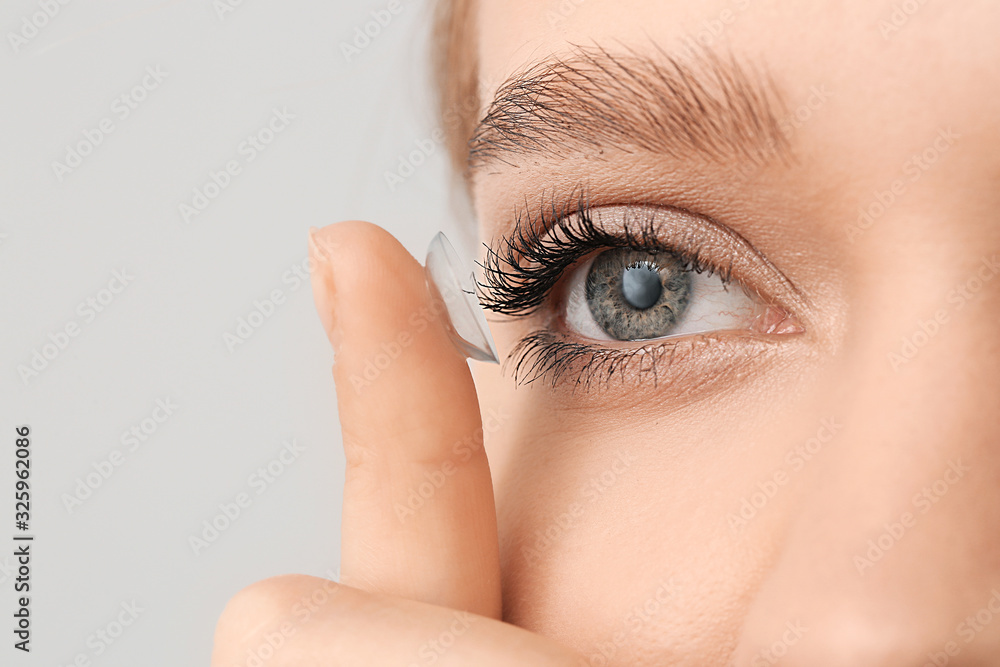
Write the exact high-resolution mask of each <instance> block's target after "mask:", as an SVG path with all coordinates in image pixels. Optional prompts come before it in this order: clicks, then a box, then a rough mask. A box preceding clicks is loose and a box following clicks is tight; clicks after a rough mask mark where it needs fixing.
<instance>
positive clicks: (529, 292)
mask: <svg viewBox="0 0 1000 667" xmlns="http://www.w3.org/2000/svg"><path fill="white" fill-rule="evenodd" d="M622 208H623V210H624V211H625V218H624V219H623V222H622V224H621V232H620V233H617V234H616V233H611V232H608V231H605V230H604V229H601V228H600V226H599V225H598V224H597V223H595V218H594V211H595V209H594V208H592V207H591V205H590V201H589V198H588V197H587V195H586V193H585V191H584V190H583V189H582V188H581V189H580V191H579V194H578V195H577V196H575V197H571V198H570V199H569V200H567V202H566V203H564V204H560V203H558V202H557V201H556V200H555V198H554V197H553V198H552V199H551V200H549V201H548V202H547V203H546V204H544V205H543V206H542V207H541V208H540V209H539V211H538V213H537V214H534V213H532V212H531V211H530V209H528V208H527V207H525V208H523V209H522V210H521V211H519V212H518V213H517V215H516V217H515V221H514V229H513V231H512V232H511V234H510V235H509V236H508V237H505V238H501V239H500V240H499V241H498V242H497V243H495V244H494V246H493V247H489V246H487V252H486V257H485V259H484V260H483V262H481V263H480V267H481V268H482V269H483V279H482V281H481V282H480V283H479V288H480V289H479V291H480V301H481V303H482V304H483V307H484V308H486V309H488V310H490V311H493V312H495V313H499V314H503V315H509V316H514V317H525V316H528V315H531V314H533V313H535V312H537V310H538V309H539V308H540V307H541V306H542V305H543V304H544V303H545V302H546V299H547V298H548V297H549V295H550V294H551V293H552V291H553V290H554V289H555V288H556V286H557V285H558V284H559V282H560V280H561V279H562V277H563V275H564V273H565V272H566V271H567V269H569V268H571V267H572V266H574V265H575V264H576V263H577V262H578V261H579V260H580V259H581V258H583V257H586V256H588V255H590V254H592V253H594V252H596V251H599V250H605V249H608V248H615V247H626V248H631V249H633V250H637V251H661V252H662V251H667V252H670V253H672V254H673V255H675V256H676V257H677V258H679V259H680V260H681V262H682V265H683V267H684V269H685V270H687V271H694V272H697V273H703V272H708V274H709V275H713V274H714V275H717V276H719V278H720V279H721V280H722V282H723V283H724V284H726V285H729V284H730V283H731V282H733V277H732V273H733V267H732V263H731V262H730V263H727V264H724V265H723V264H719V263H715V262H712V261H709V259H707V258H706V257H705V256H704V253H703V252H702V249H701V247H700V245H699V244H698V242H697V240H696V239H692V238H690V237H689V236H688V237H686V241H687V242H686V243H684V244H683V246H682V245H681V244H677V243H674V244H669V243H664V241H663V240H662V239H661V238H660V236H661V232H658V225H657V222H658V217H657V210H661V211H662V210H663V208H664V207H649V206H646V207H638V206H633V207H622ZM672 210H674V211H678V209H672ZM681 212H682V213H684V214H689V213H688V212H687V211H681ZM689 215H692V216H694V215H695V214H689ZM697 217H700V216H697ZM744 243H745V242H744ZM713 259H714V258H713ZM737 282H738V281H737ZM738 284H739V285H740V286H741V287H742V288H743V289H747V287H746V286H745V285H743V284H742V283H739V282H738ZM747 291H748V293H753V292H752V291H751V290H749V289H747ZM757 296H758V297H760V296H761V295H760V294H757ZM719 338H720V337H719V336H716V335H711V334H705V335H683V336H678V337H676V338H673V339H672V338H669V337H668V338H664V339H661V340H660V341H657V342H647V343H645V344H643V345H642V346H641V347H625V348H621V347H608V346H605V345H596V344H589V343H583V342H576V341H571V340H566V339H564V338H562V337H561V336H559V335H558V334H556V333H554V332H553V331H551V330H549V329H541V330H538V331H535V332H533V333H530V334H528V335H526V336H525V337H523V338H522V339H521V340H520V341H519V342H518V343H517V344H516V345H515V346H514V349H513V351H512V352H511V354H510V355H509V356H508V359H507V362H505V363H509V364H511V365H512V366H513V375H514V378H515V381H516V382H517V383H518V384H527V383H531V382H534V381H536V380H539V379H541V378H544V377H547V378H548V379H549V380H550V382H551V384H552V385H553V386H555V385H556V384H558V383H559V382H560V381H561V380H564V379H567V378H568V377H569V376H570V374H571V373H573V372H576V378H575V381H574V382H573V384H574V385H576V386H581V385H582V386H583V387H584V388H590V386H591V384H592V383H593V381H594V380H603V381H604V382H605V384H606V383H608V382H610V381H611V379H612V378H615V377H619V378H624V373H623V371H624V370H625V369H626V368H628V367H630V366H632V365H634V363H635V362H638V364H639V367H640V370H641V371H642V372H644V373H648V374H651V375H652V380H653V382H654V385H655V382H656V376H657V369H658V368H659V367H660V366H661V364H663V363H666V364H667V365H668V366H669V365H670V364H671V363H672V362H673V360H674V358H675V356H676V353H677V352H678V350H679V349H680V348H682V347H683V346H685V345H687V346H693V345H694V344H695V343H696V342H698V341H702V342H704V341H708V340H712V339H714V340H718V339H719ZM692 349H693V347H687V348H685V350H687V351H690V350H692ZM682 356H683V355H682Z"/></svg>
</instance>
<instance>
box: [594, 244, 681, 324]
mask: <svg viewBox="0 0 1000 667" xmlns="http://www.w3.org/2000/svg"><path fill="white" fill-rule="evenodd" d="M586 292H587V305H588V306H589V308H590V312H591V314H593V316H594V320H595V321H596V322H597V325H598V326H599V327H601V329H602V330H603V331H604V332H605V333H606V334H608V335H609V336H611V337H612V338H615V339H617V340H644V339H648V338H659V337H660V336H666V335H669V334H670V331H671V329H673V328H674V327H675V326H676V325H677V321H678V320H679V319H680V316H681V314H682V313H683V312H684V309H685V308H687V304H688V298H689V296H690V293H691V271H689V270H686V269H685V268H684V265H683V262H682V261H681V260H680V259H679V258H678V257H677V256H676V255H674V254H673V253H669V252H644V251H638V250H632V249H631V248H612V249H611V250H606V251H604V252H602V253H601V254H600V255H598V256H597V257H595V258H594V263H593V264H592V265H591V267H590V272H589V273H588V274H587V286H586Z"/></svg>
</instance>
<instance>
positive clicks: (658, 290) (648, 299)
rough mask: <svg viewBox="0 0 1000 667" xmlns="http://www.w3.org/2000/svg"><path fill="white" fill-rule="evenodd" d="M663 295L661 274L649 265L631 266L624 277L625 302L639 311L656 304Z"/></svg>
mask: <svg viewBox="0 0 1000 667" xmlns="http://www.w3.org/2000/svg"><path fill="white" fill-rule="evenodd" d="M662 293H663V283H662V282H660V273H659V271H655V270H654V269H653V268H651V267H650V266H649V265H645V264H643V265H640V266H630V267H628V268H627V269H625V273H624V274H623V275H622V296H624V297H625V301H626V302H627V303H628V304H629V305H630V306H632V307H633V308H637V309H639V310H645V309H646V308H650V307H652V306H653V305H655V304H656V302H657V301H659V300H660V295H661V294H662Z"/></svg>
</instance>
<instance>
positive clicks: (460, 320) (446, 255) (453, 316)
mask: <svg viewBox="0 0 1000 667" xmlns="http://www.w3.org/2000/svg"><path fill="white" fill-rule="evenodd" d="M424 271H425V272H426V273H427V285H428V288H429V289H430V290H431V292H432V293H435V294H436V296H438V297H440V299H441V300H442V302H443V303H444V305H445V309H446V310H447V312H448V319H449V321H450V322H449V323H450V326H449V327H448V332H449V334H451V338H452V342H454V343H455V346H456V347H457V348H458V350H459V351H460V352H462V353H463V354H464V355H465V356H466V357H471V358H472V359H476V360H477V361H492V362H493V363H500V362H499V360H498V359H497V350H496V346H495V345H494V344H493V336H492V334H490V328H489V326H488V325H487V324H486V316H485V315H484V314H483V309H482V308H481V307H480V306H479V298H478V297H477V296H476V279H475V277H474V276H473V274H472V271H470V270H468V269H467V268H466V265H465V264H464V263H463V262H462V259H461V257H459V256H458V252H457V251H456V250H455V247H454V246H453V245H452V244H451V242H450V241H449V240H448V237H447V236H445V235H444V232H438V233H437V235H436V236H435V237H434V239H433V240H432V241H431V244H430V246H429V247H428V248H427V261H425V262H424Z"/></svg>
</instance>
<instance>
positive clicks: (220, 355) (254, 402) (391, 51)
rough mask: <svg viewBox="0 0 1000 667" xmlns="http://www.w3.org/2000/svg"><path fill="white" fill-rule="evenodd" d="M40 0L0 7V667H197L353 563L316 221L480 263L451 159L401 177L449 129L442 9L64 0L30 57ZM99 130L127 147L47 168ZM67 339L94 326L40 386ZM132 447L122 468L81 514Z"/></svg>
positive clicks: (408, 4) (112, 144)
mask: <svg viewBox="0 0 1000 667" xmlns="http://www.w3.org/2000/svg"><path fill="white" fill-rule="evenodd" d="M223 1H225V0H219V2H223ZM39 2H42V3H46V4H47V3H53V2H56V0H5V1H4V2H3V4H2V7H0V30H2V32H3V38H4V39H3V41H2V43H0V82H2V90H0V100H2V101H0V120H2V123H0V150H2V156H3V157H2V159H0V170H2V171H0V314H2V342H0V359H2V363H0V406H2V407H0V416H2V419H0V428H2V432H0V441H2V442H3V447H2V452H3V454H2V455H0V498H4V499H5V500H4V501H3V503H2V505H0V516H2V517H3V521H2V522H0V526H2V528H0V541H2V543H3V545H5V546H3V547H2V551H0V553H2V554H3V555H2V556H0V566H2V568H0V591H2V593H0V601H2V602H0V609H3V617H4V619H6V620H5V621H4V622H3V623H2V624H0V633H2V636H3V637H4V638H5V640H4V642H3V646H2V648H0V664H3V665H8V664H10V665H21V664H28V665H59V666H63V665H69V664H71V663H72V662H73V661H74V659H76V658H77V656H78V655H80V654H83V655H85V656H86V657H87V658H88V659H89V660H90V661H91V664H94V665H102V666H104V665H106V666H112V665H129V666H134V665H174V664H183V665H198V664H207V663H208V659H209V655H210V649H211V636H212V631H213V626H214V622H215V619H216V617H217V616H218V614H219V612H220V611H221V609H222V607H223V605H224V604H225V601H226V600H227V599H228V598H229V597H230V596H231V595H232V594H233V593H235V592H236V591H237V590H239V589H240V588H242V587H243V586H245V585H247V584H249V583H251V582H253V581H255V580H257V579H261V578H264V577H268V576H271V575H276V574H280V573H288V572H300V573H306V574H313V575H321V576H322V575H328V574H329V573H335V572H336V570H337V567H338V552H339V543H340V537H339V531H340V526H339V523H340V508H341V502H342V484H343V462H342V453H341V449H340V442H339V428H338V424H337V415H336V403H335V400H336V399H335V394H334V390H333V382H332V378H331V376H330V364H331V362H332V353H331V352H330V350H329V348H328V344H327V341H326V338H325V335H324V334H323V332H322V330H321V327H320V325H319V321H318V318H317V316H316V314H315V312H314V309H313V304H312V296H311V290H310V287H309V284H308V282H300V281H297V279H296V278H295V277H294V276H295V274H294V273H293V272H292V271H293V267H295V266H296V265H298V266H300V267H302V266H304V265H303V264H302V263H303V261H304V259H305V257H306V247H307V246H306V233H307V230H308V228H309V227H310V226H312V225H317V226H322V225H325V224H329V223H331V222H335V221H337V220H340V219H347V218H363V219H368V220H372V221H375V222H377V223H379V224H381V225H382V226H384V227H386V228H387V229H389V230H390V231H391V232H392V233H393V234H395V235H396V236H397V237H398V238H400V239H401V240H402V242H403V243H404V245H406V247H407V248H408V249H410V251H411V252H412V253H414V254H415V255H416V256H417V257H419V258H421V259H422V258H423V252H424V249H425V248H426V245H427V243H428V242H429V241H430V239H431V237H432V236H433V233H434V232H435V231H437V230H438V229H443V230H445V231H446V232H447V233H448V234H449V236H451V237H452V238H453V240H455V241H456V243H457V244H459V245H463V246H464V247H465V248H466V249H468V248H469V243H470V242H471V237H470V235H469V232H470V229H469V228H468V222H467V221H465V220H463V219H462V218H463V216H462V215H461V214H460V211H461V209H460V207H457V206H456V205H455V203H454V197H453V195H452V194H450V192H449V179H448V175H447V161H446V159H445V156H444V150H443V147H441V146H440V145H436V144H434V143H433V142H431V144H432V145H433V146H434V150H433V154H432V155H431V156H430V157H429V158H428V159H427V160H426V161H425V162H424V163H423V164H421V165H420V166H418V167H417V168H416V169H415V170H414V173H413V174H412V175H411V176H409V177H408V178H406V179H405V180H404V182H403V183H400V184H397V186H396V187H395V189H391V188H390V187H388V185H387V183H386V180H385V172H387V171H393V170H396V169H398V167H399V160H400V159H401V156H403V157H404V159H405V157H406V156H407V155H408V154H410V153H411V151H413V150H414V149H416V147H417V142H421V143H422V144H423V145H424V146H425V147H426V146H427V145H428V141H429V140H430V138H431V136H432V133H433V132H434V130H435V129H436V127H437V119H436V118H435V115H434V111H433V106H432V104H431V90H430V83H429V78H428V68H427V57H426V52H427V39H428V34H427V33H428V27H429V13H430V6H429V4H425V3H423V2H419V1H413V0H409V1H408V0H403V1H402V2H401V11H400V12H399V13H398V14H396V15H392V18H391V21H389V22H388V24H387V25H384V26H379V29H378V30H377V31H376V30H375V29H374V28H372V26H371V25H370V22H371V21H372V20H373V15H372V14H371V12H372V11H373V10H374V11H378V10H384V9H385V8H386V7H387V5H388V4H389V3H388V0H376V1H364V2H357V1H354V2H347V1H346V0H338V1H334V2H329V1H328V2H319V1H318V0H312V1H307V0H281V1H280V2H279V1H276V0H271V1H265V0H242V2H238V1H237V0H230V4H232V5H238V6H235V8H234V10H233V11H230V12H226V13H224V14H220V12H219V10H218V9H217V8H216V6H215V5H217V4H219V3H217V2H213V0H169V1H165V0H128V1H127V2H126V1H124V0H122V1H114V0H86V1H83V0H74V1H70V2H68V4H66V5H59V12H58V13H57V14H56V15H55V16H54V17H53V18H51V19H50V20H49V21H48V22H47V25H44V26H43V27H42V28H41V29H40V30H38V34H37V35H35V36H34V37H32V38H31V39H30V40H28V42H27V43H26V44H21V45H19V48H16V49H15V46H14V45H13V44H12V43H11V41H10V38H9V34H10V33H15V34H17V33H19V32H20V31H21V29H22V27H23V23H22V21H23V19H24V17H28V18H29V20H30V18H31V16H32V15H34V14H36V13H38V12H39V11H41V10H40V8H39V7H40V6H39ZM382 18H383V19H384V18H385V14H382ZM366 24H369V26H368V27H369V32H377V33H378V34H377V35H376V36H375V37H374V38H372V39H371V40H370V43H369V44H368V45H367V46H366V47H364V48H363V49H360V53H355V54H353V56H352V57H351V58H350V59H348V58H347V57H345V55H344V53H343V52H342V47H341V44H342V43H344V42H348V43H350V42H351V41H352V40H353V39H354V38H355V37H356V36H357V32H356V31H357V30H358V29H360V30H364V28H365V26H366ZM362 43H363V42H362ZM148 66H153V67H156V66H158V67H159V68H160V69H161V70H162V71H163V72H165V73H166V77H165V79H164V80H163V81H162V83H160V84H159V85H158V86H157V87H156V88H155V89H152V90H149V91H147V95H146V98H145V99H144V100H143V101H141V102H139V103H137V108H135V109H134V110H130V114H129V116H128V117H127V118H124V119H122V118H120V117H119V115H118V114H117V113H116V112H115V109H116V108H118V109H120V108H121V107H120V105H118V106H117V107H116V106H114V104H115V100H116V98H119V97H120V96H122V95H125V94H130V91H131V90H132V89H133V88H134V87H135V86H136V85H139V84H141V82H142V81H143V77H144V76H145V74H144V72H145V70H146V68H147V67H148ZM147 81H152V79H147ZM140 96H141V95H140ZM275 108H277V109H287V111H288V112H289V113H290V114H293V115H294V116H295V119H294V120H293V121H292V122H291V123H290V124H289V125H288V127H287V128H286V129H285V130H283V131H282V132H280V133H278V134H277V135H276V136H275V138H274V141H273V143H271V144H270V145H268V146H267V148H266V150H264V151H263V152H261V153H260V154H259V155H258V156H257V158H256V159H255V160H253V161H252V162H247V161H246V156H245V155H242V154H241V153H240V152H239V146H240V144H241V142H243V141H244V140H245V139H246V138H247V136H248V135H250V134H253V133H257V132H258V131H259V130H260V129H261V128H264V127H266V126H267V123H268V120H269V119H270V118H271V116H272V113H273V112H272V110H273V109H275ZM104 118H109V119H111V121H112V122H113V124H114V131H113V132H112V133H110V134H107V135H106V136H104V138H103V140H102V141H101V143H100V144H99V145H98V146H97V147H96V148H95V149H94V150H93V151H92V152H91V153H90V154H89V155H87V156H86V157H83V158H82V163H81V164H80V165H79V166H78V167H77V168H75V169H73V170H72V172H71V173H69V174H64V175H63V176H64V178H63V179H62V180H61V181H60V179H59V177H58V175H57V174H56V172H55V169H54V167H53V163H54V162H55V161H59V162H65V160H66V154H67V150H68V148H69V147H71V146H75V145H77V144H78V143H79V142H80V141H84V139H85V135H84V132H85V131H88V130H94V129H97V128H99V127H100V122H101V120H102V119H104ZM92 136H93V135H92ZM233 159H235V160H238V161H239V162H240V164H241V165H242V171H241V173H240V174H239V175H237V176H235V177H234V178H232V181H231V183H230V184H229V186H228V187H227V188H225V189H224V190H222V191H221V193H219V194H218V196H217V197H216V198H215V199H213V200H212V201H211V203H210V205H209V206H208V208H206V209H205V210H204V211H203V212H201V213H200V214H199V215H197V216H196V217H193V218H192V219H191V221H190V222H185V220H184V218H183V216H182V214H181V213H180V211H179V206H180V204H182V203H185V202H186V203H188V204H190V203H191V200H192V197H193V194H192V192H193V189H194V188H196V187H199V188H201V187H204V186H205V184H206V183H208V182H210V178H211V173H212V172H218V171H220V170H222V169H224V167H225V165H226V163H227V161H229V160H233ZM122 269H124V270H125V272H126V274H127V275H130V276H132V278H131V282H130V283H129V284H128V286H127V287H126V288H125V289H124V290H122V291H121V292H120V293H119V294H116V295H114V298H113V300H112V301H111V302H110V303H108V304H107V305H106V306H104V307H103V311H102V312H100V313H97V314H96V316H94V317H93V318H92V321H90V319H89V318H90V316H89V315H86V314H85V312H86V311H80V310H78V306H79V304H81V302H85V301H86V299H88V298H95V299H99V298H101V297H102V296H103V297H107V296H108V293H104V294H102V289H105V288H106V287H107V285H108V283H109V281H110V280H111V279H112V276H113V273H114V272H115V271H116V270H119V271H120V270H122ZM303 273H304V271H303ZM273 290H281V292H282V296H283V297H284V303H283V304H281V305H279V306H278V307H277V308H276V309H275V311H274V313H273V314H272V315H271V316H270V317H269V318H267V319H266V320H265V321H264V323H263V324H262V325H261V326H260V327H259V328H257V329H255V330H254V331H253V334H252V335H251V336H250V337H249V338H248V339H247V340H246V341H245V342H244V343H242V344H240V345H238V346H235V348H234V349H232V350H231V349H230V347H231V345H230V346H227V343H226V340H225V338H224V336H225V334H227V333H234V332H235V331H236V329H237V325H238V323H239V320H240V318H247V317H248V316H249V314H250V313H251V311H252V310H253V309H254V301H255V300H261V299H264V298H268V297H269V295H270V293H271V292H272V291H273ZM71 322H72V323H76V324H77V325H78V326H79V334H78V335H77V336H75V337H73V338H70V339H69V342H68V344H66V346H65V349H62V350H59V352H58V354H57V355H55V358H54V359H51V360H47V366H46V368H45V369H44V370H42V371H41V372H39V373H38V375H37V376H31V377H29V378H28V379H27V381H25V380H24V379H22V377H21V374H20V371H19V367H22V366H23V367H30V365H31V360H32V356H33V354H34V353H35V351H39V352H40V353H41V352H43V348H44V346H45V345H46V344H48V343H50V335H51V336H55V337H56V338H57V339H58V338H59V336H58V332H60V331H63V330H64V329H65V327H66V325H67V324H69V323H71ZM53 349H54V348H51V347H50V348H48V351H49V352H50V353H51V352H52V350H53ZM158 399H161V400H166V399H169V400H170V401H171V402H172V403H174V404H175V405H176V406H177V409H176V410H175V411H174V413H173V415H171V416H169V417H168V418H167V419H166V420H165V421H164V422H163V423H160V424H157V425H156V430H155V432H153V433H152V434H151V435H149V436H148V437H147V439H146V440H145V442H142V443H141V445H140V446H139V447H138V448H137V449H136V450H135V451H130V447H129V446H127V445H124V444H123V443H122V440H121V438H122V434H123V433H124V432H126V431H128V430H129V429H130V428H132V427H139V428H141V426H142V424H143V420H146V419H148V418H150V417H151V415H152V414H153V411H154V408H155V407H156V402H157V400H158ZM161 416H162V414H161ZM154 423H155V422H152V421H147V422H146V426H147V428H148V427H150V426H151V425H152V424H154ZM20 424H29V425H30V426H31V428H32V431H33V436H32V438H33V445H32V452H33V471H32V473H33V474H32V478H31V479H32V490H33V507H32V524H31V532H32V533H33V534H34V535H36V542H35V543H34V546H33V553H34V558H33V563H32V577H33V591H32V593H33V594H32V601H31V607H32V610H33V637H32V647H33V651H32V653H31V654H30V656H25V655H23V654H22V653H21V652H19V651H15V650H14V649H13V647H12V646H11V645H12V643H13V639H12V634H11V630H12V627H13V622H12V620H11V613H12V611H13V607H14V598H15V594H14V591H13V580H12V576H13V575H12V572H11V565H12V564H13V559H12V558H11V556H10V553H11V552H12V550H13V546H12V545H13V542H12V540H11V536H12V535H13V534H14V532H15V530H14V528H13V520H14V517H13V511H14V508H13V492H14V489H13V484H14V477H13V472H12V469H13V461H14V454H13V451H14V442H13V441H14V437H15V435H14V427H15V426H16V425H20ZM289 439H294V440H295V441H296V442H297V443H298V444H299V445H300V446H301V447H303V448H304V451H303V453H302V454H301V455H300V456H299V457H298V458H297V459H295V460H294V462H292V463H290V464H289V465H287V466H284V467H283V469H282V470H281V473H280V475H278V476H276V477H274V478H272V479H273V483H267V484H265V488H263V490H262V492H259V491H261V484H260V483H256V484H252V483H251V480H250V476H251V475H253V474H254V473H255V471H256V470H257V469H258V468H260V467H266V466H267V465H268V463H269V462H271V461H272V460H273V459H275V458H276V457H277V456H278V455H279V453H280V451H281V450H282V447H283V445H282V443H283V442H284V441H286V440H289ZM116 450H117V451H119V452H121V459H119V460H120V461H121V464H120V465H118V466H117V467H114V468H113V472H112V474H111V475H110V477H108V478H107V479H103V478H102V479H101V483H100V486H99V487H98V488H96V489H95V490H92V493H91V495H90V496H89V497H88V498H86V499H85V500H83V501H82V504H79V505H74V506H73V508H72V511H70V510H69V509H67V506H66V498H67V496H66V494H70V495H72V494H74V492H75V490H76V489H77V487H78V485H79V483H80V481H83V483H86V480H87V476H88V474H91V473H95V466H97V467H101V466H102V462H104V461H107V460H108V458H109V456H111V455H112V453H113V452H114V451H116ZM104 467H105V469H107V466H106V465H104ZM275 469H278V467H277V466H276V467H275ZM96 479H97V478H96V477H94V476H91V480H96ZM239 493H247V495H248V496H249V497H250V498H251V499H252V503H251V504H250V506H249V507H245V508H242V509H241V512H240V516H239V517H238V518H237V519H236V520H234V521H230V522H229V524H230V525H229V526H228V527H227V528H226V529H225V530H223V531H221V532H220V533H219V535H218V537H217V538H216V539H215V540H214V541H213V542H211V544H210V545H209V546H208V548H204V549H202V550H201V551H200V553H198V554H197V555H196V554H195V552H194V551H195V550H194V549H193V548H192V546H191V544H190V542H189V538H190V537H191V536H199V535H201V533H202V531H203V529H204V524H203V522H205V521H209V522H211V521H212V520H213V519H214V518H215V517H216V516H217V515H218V514H220V509H219V505H220V503H222V504H224V503H231V502H233V500H234V499H235V497H236V496H237V494H239ZM219 523H220V524H222V525H225V523H226V522H225V521H221V520H220V521H219ZM133 601H134V602H135V603H136V604H138V606H139V607H141V608H142V612H141V613H140V615H139V617H138V619H137V620H136V622H135V623H134V624H133V625H132V626H131V627H128V628H127V629H126V630H125V631H124V633H123V634H122V635H121V636H120V637H118V638H117V639H115V641H114V642H113V644H111V645H110V647H108V646H107V644H104V643H103V642H100V645H103V646H104V647H105V650H104V651H103V652H102V653H101V654H100V655H98V654H97V653H98V651H97V649H96V648H95V647H96V646H98V644H95V640H94V639H93V637H96V634H95V633H96V632H97V631H98V630H100V629H102V628H105V627H106V626H107V624H108V623H109V622H111V621H113V620H114V619H115V618H116V616H117V615H118V612H119V610H120V606H121V605H122V603H131V602H133ZM88 637H91V638H92V639H91V644H90V645H88Z"/></svg>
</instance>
